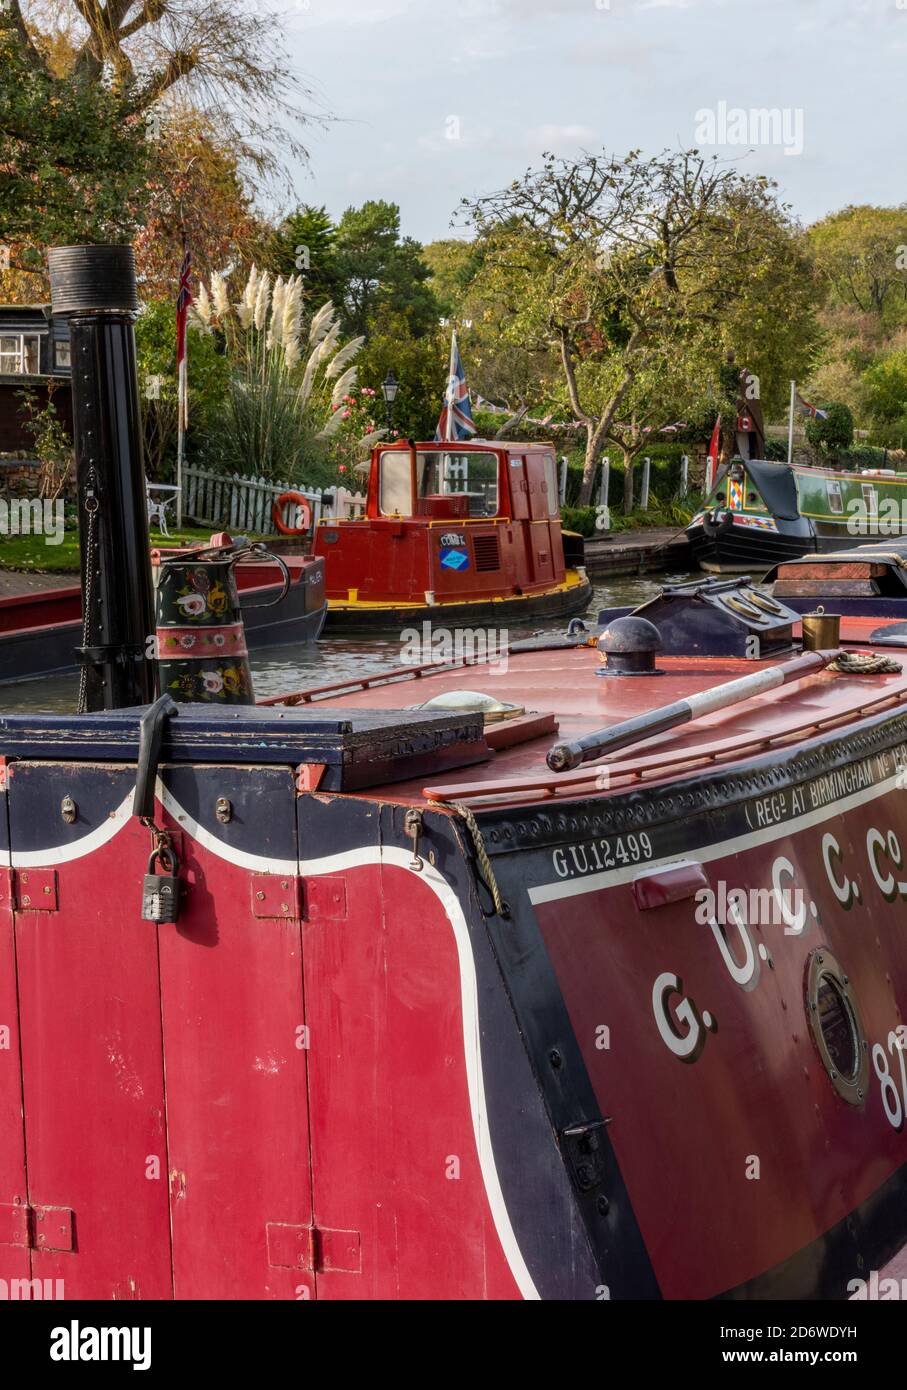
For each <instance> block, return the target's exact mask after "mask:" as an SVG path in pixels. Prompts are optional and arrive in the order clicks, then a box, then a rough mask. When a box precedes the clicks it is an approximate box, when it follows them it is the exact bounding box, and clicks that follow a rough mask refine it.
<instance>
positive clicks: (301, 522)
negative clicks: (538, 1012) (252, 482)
mask: <svg viewBox="0 0 907 1390" xmlns="http://www.w3.org/2000/svg"><path fill="white" fill-rule="evenodd" d="M291 504H292V505H293V506H295V508H296V525H295V526H288V525H287V523H286V522H285V521H284V519H283V509H284V507H288V506H290V505H291ZM271 518H272V520H273V522H274V525H275V526H276V527H277V529H278V531H279V532H280V534H281V535H282V536H302V535H304V534H305V532H306V531H308V530H310V529H311V526H312V507H311V504H310V502H309V499H308V498H307V497H303V495H302V493H301V492H282V493H281V494H280V496H279V497H275V499H274V502H273V504H272V506H271Z"/></svg>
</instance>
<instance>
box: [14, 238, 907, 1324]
mask: <svg viewBox="0 0 907 1390" xmlns="http://www.w3.org/2000/svg"><path fill="white" fill-rule="evenodd" d="M115 251H116V253H117V254H116V256H113V255H112V254H111V252H110V249H109V248H93V249H92V251H91V253H81V254H80V255H78V256H77V255H76V254H75V253H73V252H70V251H67V252H65V253H58V254H59V255H60V256H61V259H62V261H63V265H62V267H59V268H56V274H55V275H54V274H52V284H53V285H54V293H55V301H56V302H59V301H60V300H61V299H62V301H63V305H64V307H67V308H68V310H69V312H70V314H71V315H72V320H73V345H74V347H73V350H74V361H75V363H76V365H77V368H78V370H77V371H76V374H75V379H76V383H77V393H76V406H77V410H76V415H77V421H79V422H81V423H80V424H77V430H76V444H77V456H78V463H79V493H80V499H82V498H84V497H85V490H86V488H90V489H92V494H91V495H92V496H94V495H99V497H100V502H99V508H98V518H97V521H96V535H95V540H96V544H97V548H98V550H99V552H100V553H101V555H102V557H103V558H102V561H101V563H100V566H99V569H98V571H97V573H96V576H95V578H96V580H97V582H98V584H99V585H100V586H101V589H102V593H103V596H104V599H105V601H104V602H103V603H102V604H99V605H98V606H97V609H96V610H94V609H93V610H91V611H90V618H91V622H92V625H93V626H92V631H91V632H90V633H89V635H88V636H89V640H88V641H87V642H86V652H85V654H84V655H85V661H86V663H87V665H88V666H89V667H90V673H91V674H90V679H89V680H88V682H87V698H88V709H87V712H86V713H84V714H77V715H41V714H33V713H29V714H23V715H0V1020H2V1021H3V1023H4V1027H5V1030H6V1032H5V1034H4V1035H3V1036H4V1042H5V1046H4V1047H2V1048H0V1278H2V1279H6V1280H12V1279H29V1278H31V1279H49V1280H54V1279H62V1280H65V1290H66V1297H67V1298H68V1299H81V1298H87V1299H109V1298H115V1299H155V1298H173V1297H176V1298H192V1299H203V1298H215V1299H252V1298H257V1299H286V1300H299V1299H311V1298H324V1299H363V1298H369V1299H383V1298H388V1299H397V1298H404V1299H410V1298H422V1299H424V1298H437V1299H474V1298H489V1299H509V1298H525V1299H536V1298H557V1299H580V1300H589V1301H601V1300H606V1299H612V1300H620V1299H630V1298H653V1299H654V1298H672V1299H673V1298H676V1299H691V1298H732V1299H753V1298H770V1299H771V1298H784V1297H793V1298H830V1299H842V1298H846V1297H848V1295H849V1294H850V1293H853V1292H855V1288H854V1285H855V1284H862V1283H864V1280H865V1277H866V1275H867V1274H868V1273H869V1272H870V1271H878V1272H879V1274H880V1275H883V1276H886V1275H887V1271H889V1270H890V1269H891V1268H892V1267H893V1264H894V1262H896V1261H897V1260H899V1259H901V1258H902V1257H903V1252H904V1249H905V1244H907V1067H905V1061H904V1057H905V1042H904V1040H905V1037H907V1033H905V1028H904V1017H905V1010H907V933H905V929H904V913H905V902H907V803H905V798H904V795H903V788H904V786H905V783H907V773H905V769H907V713H905V706H907V671H905V669H904V667H905V662H904V661H903V660H902V659H899V658H902V657H907V646H903V647H902V650H901V651H898V650H897V649H896V648H895V647H892V646H890V645H889V646H885V647H882V646H877V645H873V644H872V643H870V644H866V643H865V623H866V621H867V619H866V618H865V617H864V618H854V619H845V622H844V628H843V632H842V640H841V646H840V648H838V647H835V648H834V649H832V650H823V651H810V652H801V650H800V647H799V643H798V637H797V632H798V621H799V620H798V615H797V613H795V612H794V611H793V610H792V609H789V608H788V607H787V606H786V605H785V603H784V602H783V601H782V600H781V599H780V598H779V599H776V598H774V597H766V596H765V595H763V594H758V593H757V592H756V591H755V590H752V588H751V586H747V585H745V584H743V583H742V582H739V583H738V584H737V585H736V587H733V588H732V587H729V586H728V584H726V583H719V584H717V585H715V584H714V583H707V582H705V581H703V583H701V584H699V585H689V586H677V587H675V588H674V589H668V590H666V592H665V594H663V595H662V596H661V597H660V598H659V599H656V600H654V601H652V602H651V603H650V604H648V605H646V606H645V613H637V614H635V615H630V616H629V617H627V618H624V619H622V620H619V621H615V622H613V623H610V624H609V627H608V630H607V632H606V633H604V634H603V636H602V638H601V642H600V644H598V649H597V644H596V642H595V637H594V636H592V638H591V642H590V634H587V633H582V632H580V633H575V634H573V635H565V636H564V637H563V638H560V639H558V638H549V637H543V638H533V639H528V640H527V641H525V642H523V643H518V644H515V645H514V646H513V647H512V649H511V651H510V653H509V658H508V661H507V662H506V663H502V662H501V661H500V660H496V661H495V662H493V663H479V662H471V661H462V660H461V661H458V662H453V663H449V664H448V665H446V666H443V667H438V666H432V665H425V666H423V667H422V668H420V669H418V670H412V669H400V670H397V671H388V672H385V673H383V674H381V675H377V676H376V675H373V676H368V677H364V678H363V679H361V680H358V681H357V680H354V681H349V682H346V683H344V684H343V685H338V686H334V687H330V688H324V689H321V690H306V691H300V692H296V693H292V694H289V695H284V696H282V697H277V698H276V699H272V700H269V701H266V702H262V703H260V704H259V705H257V706H254V705H250V706H247V707H244V708H239V707H237V706H231V707H211V706H207V705H198V704H180V705H176V704H174V702H173V701H172V700H170V699H169V698H168V697H166V696H165V697H162V698H159V699H157V700H155V699H154V689H153V674H154V668H153V666H152V664H151V663H150V662H147V661H146V660H143V659H142V657H141V656H140V654H139V653H140V651H141V642H142V638H143V637H144V634H145V633H146V632H147V630H148V626H149V624H150V623H151V621H152V619H151V614H150V611H149V609H148V605H149V601H150V588H151V584H150V574H147V573H143V572H140V571H139V572H137V574H136V577H135V582H134V586H133V590H132V597H133V599H134V600H135V605H136V606H135V612H134V613H132V614H131V615H130V613H129V612H128V611H126V610H125V609H117V608H116V607H115V605H114V604H113V603H112V602H111V598H112V596H113V595H115V594H118V593H120V592H121V586H122V582H123V581H124V580H125V577H126V570H125V569H124V568H123V558H122V557H123V555H124V554H125V553H126V552H127V550H128V551H129V552H131V554H132V556H133V558H132V560H131V563H133V564H138V563H140V562H141V561H142V560H146V558H147V545H146V540H147V537H146V536H144V535H143V526H144V512H143V510H142V506H141V498H142V492H141V488H142V470H141V460H140V454H139V453H137V452H136V451H138V450H139V449H140V446H139V443H138V439H139V436H138V430H137V428H135V427H133V428H132V429H130V428H128V427H127V424H128V420H129V419H130V418H132V419H133V421H136V420H137V418H138V386H137V381H136V379H135V370H134V359H133V358H132V357H131V346H130V345H131V341H132V339H131V312H133V310H132V308H131V306H132V304H133V302H134V289H132V290H130V286H131V285H132V281H131V279H130V278H129V277H127V276H126V275H125V272H124V271H123V266H122V260H121V258H122V257H123V254H124V253H123V251H122V248H115ZM99 252H100V253H107V254H109V255H110V258H111V259H112V260H113V268H112V269H113V272H116V273H115V274H113V275H112V279H113V284H112V286H111V285H108V283H107V280H106V279H105V278H104V277H103V276H102V274H101V273H100V272H102V271H103V270H104V268H105V267H104V259H105V257H104V254H100V255H99ZM83 255H84V260H85V261H86V262H87V267H81V260H82V257H83ZM71 261H75V265H74V266H73V267H71ZM54 269H55V267H54V266H53V263H52V271H53V270H54ZM80 269H81V270H82V271H84V270H86V269H87V270H88V271H90V272H91V274H90V275H89V274H87V273H77V272H80ZM63 271H67V272H70V274H71V278H72V282H73V283H72V284H70V283H69V278H68V276H67V277H66V278H64V276H63ZM119 276H122V279H123V281H125V287H124V285H123V284H122V283H120V279H119V278H118V277H119ZM61 281H62V287H61ZM92 359H95V360H96V361H97V362H98V363H99V364H100V366H99V369H98V370H97V372H95V373H92V372H91V370H89V367H90V363H91V361H92ZM114 364H116V365H117V366H118V367H119V368H120V370H117V371H113V370H107V368H108V367H111V366H113V365H114ZM83 367H84V368H85V370H82V368H83ZM99 419H100V420H102V421H106V422H107V423H108V424H109V425H111V426H112V425H113V424H117V425H119V426H120V428H118V429H114V428H109V429H108V428H106V427H105V430H104V437H105V440H106V441H108V442H107V443H105V446H104V448H103V450H99V449H96V448H95V446H94V444H93V442H92V436H91V435H90V434H89V433H88V432H87V431H86V429H85V428H84V425H85V422H86V420H87V421H90V422H95V421H97V420H99ZM127 445H128V447H127ZM95 489H97V492H95V491H94V490H95ZM112 495H115V496H116V498H117V499H118V500H119V501H122V502H124V503H125V502H126V501H127V500H128V498H129V497H132V499H133V502H132V504H131V505H130V506H129V507H128V508H127V507H125V506H123V507H120V508H112V507H111V506H110V499H111V496H112ZM120 512H128V513H131V516H132V524H133V526H134V528H135V530H134V532H133V533H132V543H131V544H130V545H128V546H127V545H125V544H121V545H120V546H119V547H118V548H117V547H115V546H113V545H109V544H108V541H109V540H110V539H111V538H112V535H113V534H114V532H115V529H116V525H117V523H118V516H119V513H120ZM108 571H109V572H108ZM730 600H734V601H733V602H731V601H730ZM872 621H877V620H875V619H872ZM130 623H131V624H132V627H131V628H130ZM895 626H897V624H895ZM691 634H693V639H694V640H693V639H691ZM854 641H856V642H858V643H859V645H860V648H861V650H859V651H857V652H854V650H853V648H852V643H853V642H854ZM137 648H138V649H139V650H138V651H137V650H136V649H137ZM464 687H466V688H464ZM149 848H150V850H151V861H150V863H149ZM155 866H157V867H155ZM164 894H166V900H167V903H168V905H169V910H168V911H167V912H166V913H162V912H161V911H160V910H158V909H159V908H160V903H158V904H157V908H156V906H155V899H159V898H162V895H164ZM152 1179H160V1180H152Z"/></svg>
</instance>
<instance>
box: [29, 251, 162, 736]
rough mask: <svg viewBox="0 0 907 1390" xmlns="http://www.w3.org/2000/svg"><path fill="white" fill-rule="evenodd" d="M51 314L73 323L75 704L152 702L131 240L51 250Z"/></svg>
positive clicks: (111, 705) (109, 705) (120, 705)
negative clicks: (79, 631) (77, 595)
mask: <svg viewBox="0 0 907 1390" xmlns="http://www.w3.org/2000/svg"><path fill="white" fill-rule="evenodd" d="M48 261H49V266H50V287H51V302H52V308H53V312H54V313H55V314H59V315H61V316H62V317H64V318H68V319H69V332H70V340H71V357H70V360H71V362H72V399H73V435H74V443H75V455H76V481H77V486H78V502H79V547H80V552H81V562H82V607H83V637H82V662H83V665H82V680H81V685H80V690H79V709H80V710H82V711H84V710H101V709H123V708H126V707H128V706H130V705H146V704H148V703H150V701H152V700H153V699H154V662H153V661H152V660H151V659H150V655H151V654H152V653H151V652H150V651H149V642H148V639H149V638H150V637H151V636H152V635H153V633H154V600H153V588H152V582H151V558H150V555H149V543H148V511H147V503H146V500H145V470H144V465H143V461H142V424H141V407H140V404H139V383H138V373H137V369H136V359H135V333H134V330H133V324H134V321H135V315H136V312H137V311H138V307H139V306H138V297H137V294H136V283H135V261H134V258H133V254H132V247H131V246H61V247H56V248H55V249H53V250H52V251H50V252H49V255H48Z"/></svg>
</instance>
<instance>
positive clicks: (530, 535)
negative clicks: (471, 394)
mask: <svg viewBox="0 0 907 1390" xmlns="http://www.w3.org/2000/svg"><path fill="white" fill-rule="evenodd" d="M573 540H574V543H575V542H576V541H578V540H579V538H573ZM580 546H581V542H580ZM313 553H314V554H315V555H318V556H321V557H322V558H323V559H324V561H325V566H326V575H325V583H326V592H327V597H328V616H327V629H328V631H331V630H337V629H341V628H342V629H350V628H369V629H374V628H376V627H393V628H399V627H400V626H401V625H406V624H410V623H414V622H422V621H423V620H431V621H432V622H434V623H437V624H439V625H453V626H469V625H471V624H473V623H475V624H495V625H497V626H502V627H506V626H507V625H508V624H510V623H520V622H526V621H529V620H532V619H538V618H557V617H565V616H569V615H570V614H573V613H580V612H582V611H583V610H584V609H585V608H586V606H587V605H588V603H589V599H590V598H591V594H592V589H591V585H590V583H589V580H588V578H587V576H586V573H585V570H584V569H583V568H582V563H581V552H580V553H579V555H578V556H577V558H574V557H573V556H572V555H571V554H569V553H568V555H567V557H566V558H565V545H564V537H563V533H562V529H561V519H560V506H559V501H558V488H557V470H556V463H555V456H554V451H553V450H552V449H551V447H550V446H548V445H543V444H525V443H523V444H508V443H503V442H499V441H497V440H495V441H494V442H492V443H489V442H478V443H476V442H470V443H468V444H462V443H448V444H444V443H422V444H418V443H414V442H412V441H409V440H404V441H401V442H400V443H397V444H393V445H378V446H377V447H376V448H375V449H374V450H373V451H372V456H371V462H370V467H369V479H368V494H367V501H366V507H365V515H364V516H363V517H358V518H354V519H350V520H344V521H335V520H327V521H325V520H322V521H321V522H319V524H318V526H317V527H316V529H315V534H314V540H313Z"/></svg>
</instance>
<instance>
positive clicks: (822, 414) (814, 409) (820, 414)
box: [797, 391, 828, 420]
mask: <svg viewBox="0 0 907 1390" xmlns="http://www.w3.org/2000/svg"><path fill="white" fill-rule="evenodd" d="M797 409H798V410H799V411H800V413H801V414H802V415H811V416H812V418H813V419H814V420H815V419H817V418H818V419H819V420H827V419H828V411H827V410H820V409H819V407H818V406H817V405H813V404H812V403H811V402H810V401H807V400H804V398H803V397H802V396H801V395H800V393H799V391H798V392H797Z"/></svg>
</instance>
